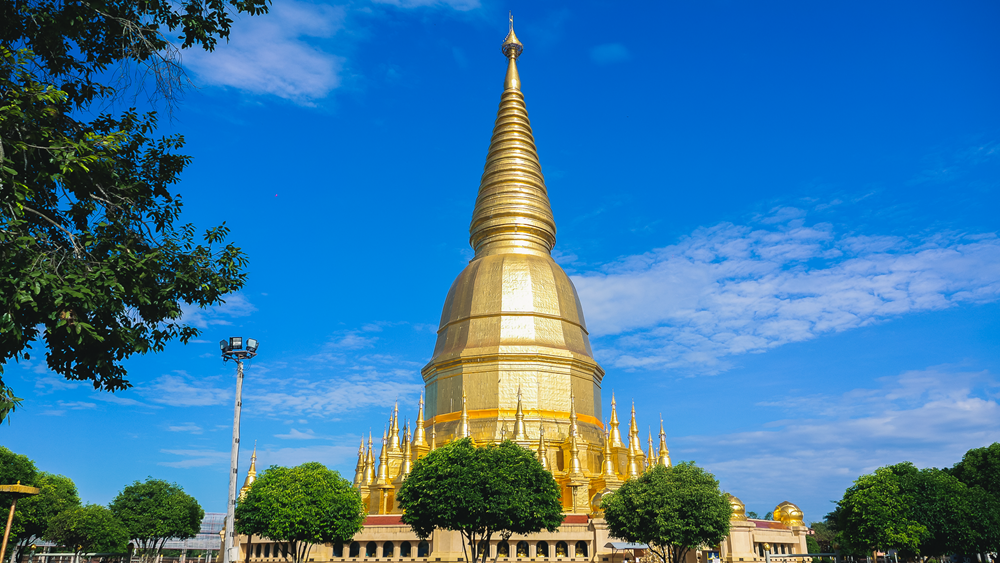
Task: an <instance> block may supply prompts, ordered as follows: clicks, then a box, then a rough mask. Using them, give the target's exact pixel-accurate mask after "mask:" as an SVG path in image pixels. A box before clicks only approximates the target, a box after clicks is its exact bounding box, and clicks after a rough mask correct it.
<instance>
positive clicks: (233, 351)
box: [219, 336, 258, 563]
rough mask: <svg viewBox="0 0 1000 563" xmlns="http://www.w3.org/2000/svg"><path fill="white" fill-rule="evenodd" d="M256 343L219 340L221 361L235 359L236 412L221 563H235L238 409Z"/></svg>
mask: <svg viewBox="0 0 1000 563" xmlns="http://www.w3.org/2000/svg"><path fill="white" fill-rule="evenodd" d="M257 346H258V343H257V341H256V340H254V339H253V338H247V346H246V349H244V348H243V337H242V336H233V337H231V338H230V339H229V341H228V342H227V341H225V340H222V341H220V342H219V348H221V349H222V361H223V362H228V361H229V360H235V361H236V412H235V413H234V414H233V449H232V453H231V455H230V459H229V468H230V473H229V497H228V499H227V501H226V540H225V547H224V549H223V552H222V561H223V563H235V562H236V560H237V559H238V558H237V557H236V553H235V551H236V548H235V547H234V546H233V543H234V540H235V539H236V536H235V534H234V532H233V517H234V516H235V512H236V478H237V477H238V476H239V475H238V473H237V466H236V462H237V458H239V456H240V409H241V407H242V406H243V360H249V359H251V358H253V357H254V356H256V355H257Z"/></svg>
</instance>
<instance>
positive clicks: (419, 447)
mask: <svg viewBox="0 0 1000 563" xmlns="http://www.w3.org/2000/svg"><path fill="white" fill-rule="evenodd" d="M413 449H414V450H415V451H414V452H413V453H414V454H415V455H416V458H417V459H420V458H422V457H424V456H425V455H427V452H429V451H430V449H431V448H430V446H429V445H428V444H427V436H426V435H425V432H424V394H423V393H421V394H420V403H419V407H418V408H417V423H416V425H414V427H413Z"/></svg>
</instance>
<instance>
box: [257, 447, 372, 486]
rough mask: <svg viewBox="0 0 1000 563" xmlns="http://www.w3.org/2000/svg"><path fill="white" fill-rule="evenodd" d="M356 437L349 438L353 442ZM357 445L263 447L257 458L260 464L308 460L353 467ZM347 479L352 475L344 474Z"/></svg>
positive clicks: (294, 463)
mask: <svg viewBox="0 0 1000 563" xmlns="http://www.w3.org/2000/svg"><path fill="white" fill-rule="evenodd" d="M355 439H356V438H352V439H351V440H349V441H350V442H353V440H355ZM357 455H358V447H357V446H356V445H354V446H350V445H314V446H305V447H300V448H277V449H263V450H259V451H258V452H257V460H258V463H260V466H268V465H272V464H280V465H283V466H294V465H300V464H303V463H306V462H308V461H318V462H320V463H322V464H323V465H326V466H327V467H333V466H337V465H341V464H345V463H347V464H349V465H350V466H352V467H353V465H354V463H353V460H354V459H357ZM345 477H347V478H348V479H351V478H353V477H354V476H353V475H346V476H345Z"/></svg>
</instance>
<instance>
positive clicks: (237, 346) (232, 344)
mask: <svg viewBox="0 0 1000 563" xmlns="http://www.w3.org/2000/svg"><path fill="white" fill-rule="evenodd" d="M229 348H230V349H231V350H242V349H243V337H242V336H231V337H229Z"/></svg>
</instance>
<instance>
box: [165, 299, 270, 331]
mask: <svg viewBox="0 0 1000 563" xmlns="http://www.w3.org/2000/svg"><path fill="white" fill-rule="evenodd" d="M255 311H257V307H255V306H254V304H253V303H251V302H250V300H249V299H247V297H246V296H245V295H243V294H242V293H234V294H232V295H227V296H226V302H225V303H223V304H221V305H216V306H214V307H208V308H205V309H201V308H199V307H198V306H197V305H183V306H182V307H181V319H182V320H183V321H184V322H185V323H188V324H190V325H193V326H196V327H198V328H208V326H209V325H216V326H218V325H222V326H225V325H231V324H233V321H232V319H235V318H240V317H248V316H250V315H251V314H252V313H254V312H255Z"/></svg>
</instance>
